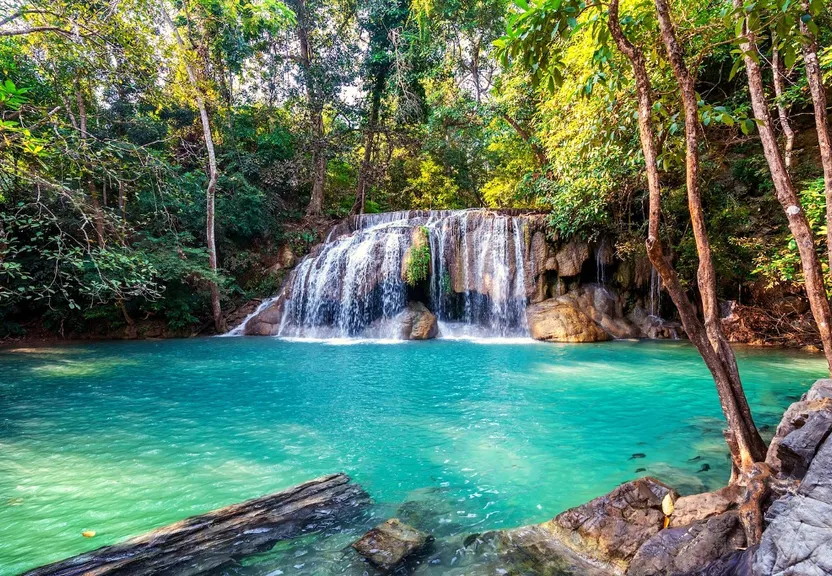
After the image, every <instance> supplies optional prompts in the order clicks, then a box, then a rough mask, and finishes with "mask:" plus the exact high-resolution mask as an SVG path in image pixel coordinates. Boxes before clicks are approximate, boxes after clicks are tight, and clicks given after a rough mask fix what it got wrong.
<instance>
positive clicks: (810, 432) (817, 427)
mask: <svg viewBox="0 0 832 576" xmlns="http://www.w3.org/2000/svg"><path fill="white" fill-rule="evenodd" d="M827 416H832V380H829V379H823V380H818V381H817V382H815V383H814V385H813V386H812V387H811V388H810V389H809V391H808V392H806V394H804V395H803V398H801V399H800V401H798V402H794V403H793V404H792V405H791V406H789V407H788V408H787V409H786V412H785V413H784V414H783V418H782V419H781V420H780V424H779V425H778V426H777V431H776V432H775V434H774V438H772V440H771V444H769V448H768V452H767V453H766V464H768V465H769V466H770V467H771V469H772V472H774V473H775V474H780V473H781V472H782V470H781V468H782V462H781V444H782V443H783V442H784V441H785V440H786V438H788V437H790V436H791V435H792V434H795V437H794V438H792V439H791V440H790V441H789V442H788V443H787V446H786V447H785V448H783V452H782V455H783V456H785V457H786V459H787V460H790V462H788V463H787V473H788V475H790V476H792V477H796V476H795V473H796V472H797V473H800V475H801V476H802V473H805V471H806V469H808V465H809V464H810V462H811V458H812V457H814V453H815V452H816V451H817V448H818V446H819V445H820V442H821V441H822V440H823V439H824V438H825V437H826V435H828V434H829V431H828V428H827V429H826V432H825V433H824V432H823V429H824V428H825V427H826V423H827ZM809 422H811V425H810V427H809V428H808V429H807V430H806V431H804V432H799V431H800V429H801V428H804V427H805V426H806V425H807V423H809ZM800 445H802V447H801V446H800ZM795 451H797V452H799V453H800V454H797V452H795ZM795 458H798V459H800V460H802V462H800V463H798V462H797V461H796V460H795ZM795 466H799V467H800V468H801V470H795ZM797 479H799V477H797Z"/></svg>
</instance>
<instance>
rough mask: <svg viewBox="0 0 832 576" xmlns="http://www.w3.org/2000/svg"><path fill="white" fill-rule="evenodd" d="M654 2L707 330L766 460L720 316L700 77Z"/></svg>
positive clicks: (663, 1) (661, 3) (745, 429)
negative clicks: (680, 133)
mask: <svg viewBox="0 0 832 576" xmlns="http://www.w3.org/2000/svg"><path fill="white" fill-rule="evenodd" d="M655 3H656V11H657V13H658V16H659V27H660V29H661V35H662V41H663V42H664V45H665V48H666V50H667V56H668V59H669V60H670V64H671V67H672V69H673V75H674V76H675V77H676V81H677V82H678V83H679V88H680V90H681V94H682V107H683V109H684V113H685V168H686V170H685V173H686V186H687V191H688V211H689V212H690V219H691V225H692V228H693V236H694V241H695V242H696V251H697V253H698V255H699V268H698V270H697V280H698V284H699V293H700V294H701V296H702V310H703V314H704V317H705V331H706V332H707V334H708V339H709V340H710V341H711V346H712V347H713V349H714V351H715V352H716V354H717V356H718V357H719V359H720V362H721V364H722V365H723V366H724V367H725V371H726V373H727V375H728V377H729V379H730V384H731V393H732V394H733V396H734V402H735V403H736V406H737V409H738V411H739V414H738V418H739V419H741V420H742V426H741V428H740V429H737V430H733V432H734V433H735V434H742V435H743V436H744V438H743V440H742V442H740V445H741V446H742V445H743V444H745V445H746V446H747V447H748V449H749V451H750V453H751V456H752V457H753V458H754V461H761V460H763V459H764V458H765V452H766V446H765V444H764V443H763V439H762V438H761V437H760V433H759V432H758V431H757V427H756V426H755V425H754V419H753V417H752V415H751V408H750V407H749V405H748V400H747V398H746V396H745V390H744V389H743V386H742V380H741V379H740V374H739V369H738V368H737V360H736V357H735V356H734V351H733V350H732V349H731V345H730V344H729V343H728V340H727V339H726V338H725V334H724V333H723V331H722V322H721V318H720V314H719V301H718V299H717V290H716V272H715V271H714V265H713V259H712V255H711V245H710V240H709V238H708V231H707V229H706V227H705V212H704V210H703V208H702V193H701V187H700V162H699V144H700V142H699V137H700V134H701V127H700V125H699V105H698V102H697V100H698V97H697V94H696V80H695V78H694V77H693V74H691V72H690V70H689V69H688V67H687V65H686V64H685V58H684V53H683V51H682V47H681V45H680V44H679V41H678V39H677V38H676V30H675V28H674V26H673V20H672V18H671V15H670V7H669V5H668V1H667V0H655Z"/></svg>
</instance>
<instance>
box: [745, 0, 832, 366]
mask: <svg viewBox="0 0 832 576" xmlns="http://www.w3.org/2000/svg"><path fill="white" fill-rule="evenodd" d="M733 6H734V14H735V21H736V27H735V28H736V30H737V31H738V33H739V34H738V36H739V38H738V40H739V49H740V51H741V54H742V56H741V58H742V62H743V64H744V65H745V72H746V76H747V79H748V92H749V95H750V98H751V107H752V110H753V111H754V119H755V122H756V125H757V131H758V132H759V135H760V142H761V144H762V146H763V154H764V156H765V158H766V163H767V164H768V169H769V173H770V174H771V179H772V182H773V184H774V190H775V194H776V196H777V200H778V201H779V202H780V205H781V206H782V207H783V211H784V212H785V213H786V218H787V219H788V224H789V230H790V231H791V233H792V236H793V237H794V239H795V242H796V243H797V249H798V251H799V252H800V262H801V265H802V268H803V278H804V284H805V286H806V295H807V297H808V299H809V305H810V306H811V309H812V315H813V316H814V318H815V322H816V323H817V326H818V331H819V333H820V338H821V341H822V343H823V351H824V354H825V355H826V362H827V364H828V365H829V370H830V371H831V372H832V312H831V311H830V306H829V300H828V299H827V296H826V287H825V284H824V281H823V273H822V271H821V263H820V258H819V257H818V254H817V251H816V250H815V242H814V236H813V234H812V229H811V227H810V226H809V222H808V220H807V218H806V213H805V212H804V210H803V206H802V205H801V203H800V198H799V197H798V195H797V190H796V188H795V185H794V182H793V180H792V177H791V175H790V174H789V171H788V169H787V168H786V163H785V160H784V159H783V156H782V154H781V153H780V149H779V147H778V145H777V136H776V134H775V132H774V127H773V124H772V120H771V114H770V112H769V105H768V100H767V98H766V92H765V84H764V81H763V72H762V68H761V66H760V57H759V49H758V46H757V35H758V33H759V29H758V26H759V21H760V20H759V17H758V16H759V15H758V14H757V13H756V12H755V11H754V10H753V9H752V10H749V11H746V9H745V5H744V3H743V0H733ZM755 23H756V24H755ZM828 207H829V204H827V208H828Z"/></svg>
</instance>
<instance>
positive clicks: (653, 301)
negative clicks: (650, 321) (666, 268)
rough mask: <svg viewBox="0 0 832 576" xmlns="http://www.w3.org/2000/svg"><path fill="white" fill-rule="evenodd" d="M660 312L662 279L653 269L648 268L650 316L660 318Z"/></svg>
mask: <svg viewBox="0 0 832 576" xmlns="http://www.w3.org/2000/svg"><path fill="white" fill-rule="evenodd" d="M661 312H662V278H661V276H659V271H658V270H656V268H655V267H651V268H650V315H651V316H655V317H656V318H659V317H661Z"/></svg>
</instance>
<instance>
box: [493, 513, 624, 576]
mask: <svg viewBox="0 0 832 576" xmlns="http://www.w3.org/2000/svg"><path fill="white" fill-rule="evenodd" d="M490 537H496V539H497V542H498V545H497V549H498V550H499V552H500V556H501V557H502V558H503V560H504V561H505V563H506V565H508V566H512V567H521V568H523V569H525V570H523V571H521V572H517V573H518V574H536V575H541V576H547V575H552V576H607V575H608V574H609V572H607V571H606V570H605V569H604V568H603V567H600V566H596V565H595V564H593V563H592V562H590V561H588V560H587V559H586V558H583V557H581V556H579V555H578V554H576V553H575V552H574V551H573V550H572V549H570V548H569V547H567V546H566V545H565V544H563V542H562V541H561V540H560V538H559V537H558V535H557V533H556V532H555V531H554V530H553V527H552V524H551V523H550V522H546V523H543V524H537V525H533V526H523V527H522V528H515V529H513V530H503V531H500V532H497V533H490V534H485V535H483V539H485V540H487V539H489V538H490ZM509 573H510V574H514V572H509Z"/></svg>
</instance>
